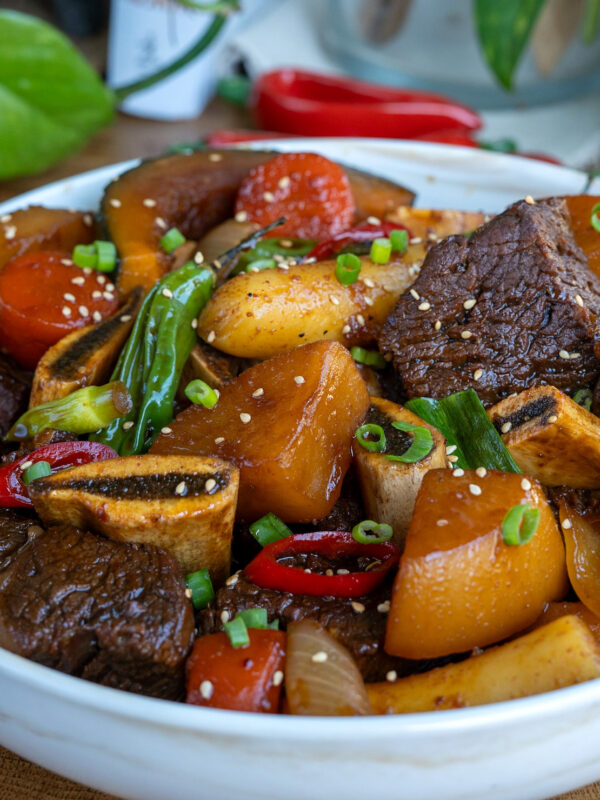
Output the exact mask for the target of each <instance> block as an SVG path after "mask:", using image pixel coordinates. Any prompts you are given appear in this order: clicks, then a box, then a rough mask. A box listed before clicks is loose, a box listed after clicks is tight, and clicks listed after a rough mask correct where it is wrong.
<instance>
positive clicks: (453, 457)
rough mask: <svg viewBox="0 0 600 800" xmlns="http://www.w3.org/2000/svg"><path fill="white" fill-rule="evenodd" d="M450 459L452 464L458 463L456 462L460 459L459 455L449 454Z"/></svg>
mask: <svg viewBox="0 0 600 800" xmlns="http://www.w3.org/2000/svg"><path fill="white" fill-rule="evenodd" d="M448 461H449V462H450V463H451V464H456V462H457V461H458V456H448Z"/></svg>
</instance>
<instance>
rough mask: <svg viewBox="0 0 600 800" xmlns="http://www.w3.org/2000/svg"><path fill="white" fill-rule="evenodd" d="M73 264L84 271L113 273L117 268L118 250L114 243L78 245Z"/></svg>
mask: <svg viewBox="0 0 600 800" xmlns="http://www.w3.org/2000/svg"><path fill="white" fill-rule="evenodd" d="M73 263H74V264H75V266H77V267H81V268H82V269H86V268H88V269H95V270H97V271H98V272H112V271H113V270H114V268H115V267H116V266H117V248H116V247H115V246H114V244H113V243H112V242H104V241H101V240H97V241H95V242H94V243H93V244H76V245H75V247H74V248H73Z"/></svg>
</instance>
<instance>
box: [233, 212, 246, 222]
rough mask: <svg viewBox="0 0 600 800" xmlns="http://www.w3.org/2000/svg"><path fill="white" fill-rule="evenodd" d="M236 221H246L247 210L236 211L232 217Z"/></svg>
mask: <svg viewBox="0 0 600 800" xmlns="http://www.w3.org/2000/svg"><path fill="white" fill-rule="evenodd" d="M234 219H235V221H236V222H247V220H248V212H247V211H238V212H237V214H236V215H235V217H234Z"/></svg>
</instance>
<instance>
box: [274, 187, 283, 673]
mask: <svg viewBox="0 0 600 800" xmlns="http://www.w3.org/2000/svg"><path fill="white" fill-rule="evenodd" d="M282 180H283V178H282ZM282 683H283V672H282V671H281V670H280V669H276V670H275V672H274V673H273V686H281V684H282Z"/></svg>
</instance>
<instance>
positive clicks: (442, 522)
mask: <svg viewBox="0 0 600 800" xmlns="http://www.w3.org/2000/svg"><path fill="white" fill-rule="evenodd" d="M435 524H436V525H437V526H438V528H443V527H444V526H445V525H447V524H448V520H447V519H438V521H437V522H436V523H435Z"/></svg>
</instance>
